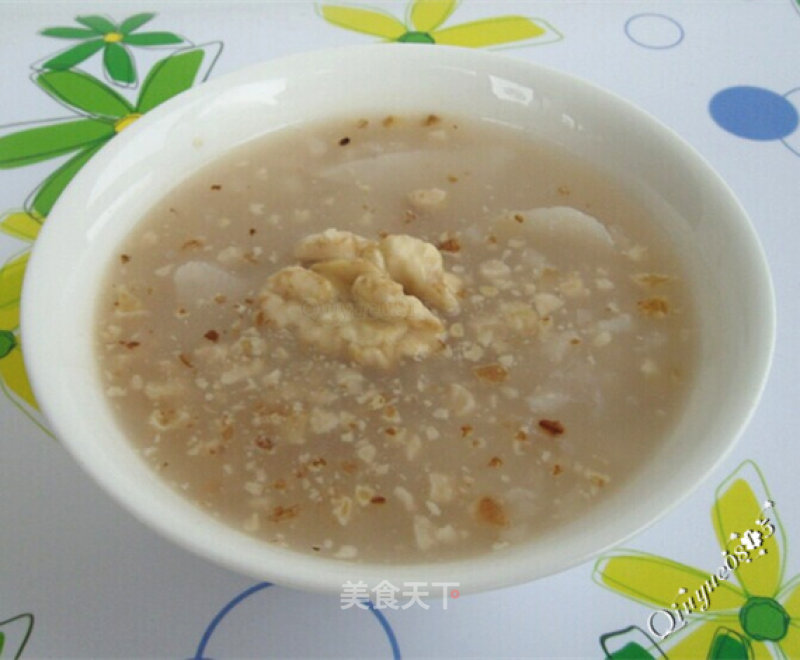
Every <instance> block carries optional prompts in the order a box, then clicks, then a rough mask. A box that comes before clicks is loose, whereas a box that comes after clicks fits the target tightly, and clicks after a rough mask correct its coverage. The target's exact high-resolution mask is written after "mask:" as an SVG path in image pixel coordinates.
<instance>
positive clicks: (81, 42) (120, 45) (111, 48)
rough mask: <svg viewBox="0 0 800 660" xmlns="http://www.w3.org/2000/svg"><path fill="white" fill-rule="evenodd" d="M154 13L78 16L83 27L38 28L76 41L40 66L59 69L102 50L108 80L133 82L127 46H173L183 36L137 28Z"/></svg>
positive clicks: (47, 33)
mask: <svg viewBox="0 0 800 660" xmlns="http://www.w3.org/2000/svg"><path fill="white" fill-rule="evenodd" d="M154 17H155V14H153V13H145V14H136V15H134V16H129V17H128V18H126V19H125V20H124V21H122V22H121V23H119V24H117V23H114V22H113V21H111V20H110V19H108V18H106V17H105V16H78V17H77V18H76V19H75V21H76V22H77V23H79V24H80V25H82V26H83V27H52V28H46V29H44V30H42V31H41V33H40V34H43V35H44V36H46V37H56V38H58V39H70V40H77V41H78V43H77V44H76V45H74V46H70V47H69V48H67V49H66V50H63V51H61V52H60V53H58V54H57V55H55V56H54V57H50V58H49V59H47V61H45V62H44V63H43V64H42V65H41V66H42V68H43V69H55V70H58V71H63V70H66V69H71V68H72V67H74V66H77V65H78V64H80V63H81V62H84V61H85V60H87V59H89V58H90V57H91V56H92V55H94V54H95V53H99V52H100V51H102V53H103V70H104V71H105V74H106V75H107V76H108V78H109V79H110V80H112V81H113V82H115V83H119V84H123V85H135V84H136V81H137V75H136V64H135V63H134V59H133V56H132V55H131V51H130V47H131V46H136V47H142V46H143V47H153V46H174V45H176V44H180V43H183V42H184V41H185V39H183V37H179V36H178V35H177V34H174V33H172V32H138V30H139V28H141V27H142V26H143V25H144V24H145V23H149V22H150V21H151V20H152V19H153V18H154Z"/></svg>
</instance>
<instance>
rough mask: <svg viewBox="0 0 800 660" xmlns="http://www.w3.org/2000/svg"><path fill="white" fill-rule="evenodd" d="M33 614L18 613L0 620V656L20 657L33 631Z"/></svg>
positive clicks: (15, 659) (15, 658)
mask: <svg viewBox="0 0 800 660" xmlns="http://www.w3.org/2000/svg"><path fill="white" fill-rule="evenodd" d="M33 624H34V618H33V614H29V613H27V612H26V613H25V614H18V615H17V616H15V617H11V618H10V619H6V620H5V621H0V658H13V659H14V660H17V658H21V657H22V652H23V651H24V650H25V647H26V646H27V645H28V640H29V639H30V638H31V633H32V632H33Z"/></svg>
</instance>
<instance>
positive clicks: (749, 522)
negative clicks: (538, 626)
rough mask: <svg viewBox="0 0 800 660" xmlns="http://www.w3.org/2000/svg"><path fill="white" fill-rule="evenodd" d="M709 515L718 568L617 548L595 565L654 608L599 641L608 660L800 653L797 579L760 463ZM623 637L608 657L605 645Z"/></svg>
mask: <svg viewBox="0 0 800 660" xmlns="http://www.w3.org/2000/svg"><path fill="white" fill-rule="evenodd" d="M711 519H712V524H713V527H714V531H715V532H716V537H717V541H718V543H719V547H720V548H721V550H722V552H721V556H720V562H719V564H718V565H717V566H714V567H712V569H711V570H700V569H697V568H692V567H691V566H686V565H685V564H681V563H678V562H675V561H672V560H670V559H666V558H664V557H659V556H656V555H651V554H647V553H641V552H635V551H630V550H618V551H615V552H613V553H610V554H608V555H606V556H604V557H601V558H600V559H599V560H598V561H597V564H596V565H595V570H594V578H595V581H596V582H597V583H598V584H600V585H602V586H604V587H606V588H608V589H611V590H613V591H615V592H616V593H619V594H621V595H623V596H625V597H626V598H630V599H632V600H635V601H637V602H639V603H641V604H643V605H645V606H646V607H647V608H648V609H647V610H646V611H644V612H643V614H642V617H641V621H640V622H637V623H639V627H636V628H637V630H638V631H639V632H640V633H641V634H639V635H637V636H636V638H635V639H634V638H626V637H625V634H627V633H628V632H629V631H630V630H631V629H632V628H633V627H631V628H626V629H624V630H620V631H616V632H614V633H608V634H605V635H603V636H601V638H600V642H601V646H602V648H603V650H604V652H605V653H606V657H610V658H655V657H662V656H661V649H664V653H665V654H666V656H667V657H669V658H673V659H677V658H773V657H775V658H785V657H791V658H795V657H800V575H797V576H795V577H794V578H792V579H791V580H788V581H787V580H784V570H785V563H786V543H785V535H784V531H783V527H782V526H781V524H780V521H779V519H778V515H777V513H776V510H775V508H774V505H773V501H772V498H771V497H770V495H769V492H768V490H767V485H766V483H765V481H764V478H763V476H762V474H761V472H760V470H759V469H758V467H756V465H755V464H754V463H752V462H751V461H745V462H744V463H743V464H742V465H740V466H739V467H738V468H737V469H736V470H735V471H734V473H733V474H732V475H731V476H730V477H728V478H727V479H726V480H725V481H724V482H723V483H722V485H720V487H719V488H718V489H717V493H716V501H715V502H714V506H713V507H712V510H711ZM616 636H620V639H621V640H624V641H625V644H624V645H620V644H619V643H617V646H616V650H614V651H611V650H610V646H609V644H608V641H609V640H610V639H612V638H614V637H616Z"/></svg>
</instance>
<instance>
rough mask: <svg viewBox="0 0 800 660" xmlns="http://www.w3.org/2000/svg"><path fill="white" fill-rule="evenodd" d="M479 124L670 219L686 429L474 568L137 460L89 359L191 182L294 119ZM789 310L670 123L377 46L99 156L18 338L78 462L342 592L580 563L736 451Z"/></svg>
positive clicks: (538, 71)
mask: <svg viewBox="0 0 800 660" xmlns="http://www.w3.org/2000/svg"><path fill="white" fill-rule="evenodd" d="M406 112H408V113H420V112H436V113H441V114H462V115H463V114H467V115H470V116H477V117H489V118H492V119H495V120H497V121H501V122H505V123H507V124H510V125H512V126H515V127H519V128H521V129H522V130H524V131H525V132H527V133H528V134H530V135H531V136H532V137H534V138H537V137H538V138H541V139H545V140H549V141H555V142H557V143H559V144H561V145H563V146H565V147H566V148H568V149H570V150H572V151H574V152H575V153H576V154H578V155H580V156H581V157H583V158H586V159H589V160H591V161H596V162H597V163H599V164H602V167H603V168H604V169H606V170H607V171H608V172H610V173H611V174H613V175H614V176H615V177H616V178H617V179H619V180H620V181H622V182H623V183H624V184H625V185H629V186H630V188H631V190H632V191H636V194H642V195H644V196H645V197H646V198H647V199H648V203H650V204H653V205H658V206H659V207H660V208H661V214H660V215H662V216H663V217H667V218H668V220H667V226H666V227H665V228H666V231H667V232H668V235H669V236H670V239H671V240H673V241H674V242H675V244H676V246H678V247H679V249H681V250H683V252H684V255H685V257H686V260H687V264H688V268H689V272H690V279H691V281H692V283H693V287H694V291H695V294H696V298H697V302H698V308H699V316H700V327H701V336H702V349H701V356H700V363H701V364H700V365H699V369H698V370H697V373H698V377H697V381H696V384H695V385H694V387H693V390H692V392H691V396H690V400H689V402H688V405H687V406H686V410H685V414H684V415H683V417H682V418H681V419H680V421H679V422H678V424H677V426H676V428H675V431H674V433H672V434H671V435H670V437H669V438H667V439H666V440H665V441H664V442H662V443H661V444H659V445H658V446H657V448H656V449H655V453H654V455H653V456H652V460H650V461H649V463H647V464H646V465H645V466H644V467H642V468H641V469H640V470H638V471H637V472H635V473H633V474H631V475H630V477H629V479H628V481H627V482H626V483H625V484H624V485H622V486H621V487H620V488H619V489H618V490H617V491H616V492H615V493H614V494H613V495H612V496H610V497H609V498H607V499H605V500H603V501H602V502H601V503H599V504H598V505H597V506H596V507H595V508H593V509H592V510H591V511H590V512H589V513H588V514H587V515H584V516H583V517H581V518H579V519H577V520H575V521H574V522H572V523H570V524H567V525H565V526H563V527H559V528H558V529H556V530H553V531H552V533H548V534H546V535H543V536H542V537H541V538H539V539H536V540H533V541H531V542H529V543H528V544H525V545H519V546H516V547H512V548H510V549H508V550H505V551H503V552H502V553H494V554H492V555H490V556H483V557H478V558H474V559H469V560H466V561H457V562H450V563H439V564H418V565H373V564H361V565H353V564H349V563H346V562H341V561H336V560H329V559H322V558H319V557H311V556H306V555H302V554H297V553H294V552H290V551H287V550H281V549H278V548H275V547H272V546H270V545H268V544H266V543H264V542H261V541H258V540H256V539H254V538H251V537H249V536H246V535H244V534H243V533H241V532H239V531H236V530H234V529H233V528H230V527H227V526H225V525H224V524H222V523H220V522H217V521H216V520H214V519H212V518H211V517H210V516H208V515H207V514H205V513H203V512H201V511H200V509H198V508H195V507H194V506H193V505H192V504H190V503H189V502H188V501H186V500H185V499H183V498H182V497H181V496H180V495H178V494H176V493H175V492H174V491H173V490H172V489H171V488H170V487H168V486H167V485H166V484H165V483H163V482H162V480H161V479H160V477H158V476H157V475H155V474H154V473H153V472H152V471H151V470H150V468H149V467H148V466H147V465H145V463H144V462H143V461H142V460H141V459H140V458H139V457H138V456H137V455H136V454H135V453H134V451H133V449H132V448H131V446H130V445H129V444H128V442H127V440H126V438H125V436H124V434H123V433H122V432H121V431H120V429H119V427H118V425H117V423H116V422H115V420H114V417H113V415H112V412H111V410H110V409H109V406H108V405H107V403H106V399H105V397H104V395H103V389H102V387H101V383H100V379H99V377H98V370H97V368H96V366H95V355H94V352H93V350H92V336H93V331H94V313H95V300H96V297H97V290H98V287H99V285H100V283H101V282H102V281H103V272H104V270H105V268H106V266H107V263H108V261H109V259H110V255H111V254H113V253H114V252H113V251H114V249H115V246H116V245H117V244H118V243H119V242H120V241H121V240H122V239H123V237H125V235H126V234H128V232H129V231H130V230H131V228H132V227H133V225H134V224H135V223H136V222H137V221H138V220H139V219H140V218H141V217H142V216H143V214H145V212H147V211H148V209H149V208H150V207H151V205H153V203H154V202H155V201H156V200H158V199H159V198H161V197H162V196H163V195H164V194H165V193H166V192H167V191H168V190H170V189H171V188H172V187H173V186H175V185H176V183H177V182H178V181H179V180H180V179H181V178H183V177H185V176H186V175H188V174H190V173H191V172H192V171H194V170H196V169H198V168H200V167H201V166H203V165H204V164H206V163H208V162H209V161H211V160H214V159H215V158H217V157H218V156H219V155H221V154H223V153H225V152H226V151H228V150H229V149H231V147H233V146H234V145H238V144H241V143H243V142H246V141H248V140H250V139H252V138H254V137H256V136H259V135H263V134H264V133H267V132H269V131H274V130H277V129H280V128H281V127H283V126H286V125H287V124H295V123H298V122H304V121H308V120H315V119H323V118H325V117H328V116H361V115H367V114H376V113H392V114H400V115H402V114H403V113H406ZM773 339H774V302H773V293H772V288H771V285H770V279H769V274H768V270H767V266H766V264H765V260H764V256H763V254H762V251H761V249H760V247H759V243H758V240H757V238H756V235H755V233H754V231H753V228H752V227H751V225H750V223H749V221H748V219H747V217H746V215H745V213H744V212H743V210H742V208H741V207H740V205H739V204H738V203H737V201H736V199H735V198H734V196H733V194H732V193H731V191H730V190H729V189H728V188H727V187H726V186H725V184H724V183H723V182H722V181H721V180H720V178H719V177H718V176H717V175H716V174H715V173H714V172H713V171H712V170H711V168H710V167H709V166H708V165H707V164H706V163H705V162H704V161H703V159H702V158H701V157H700V156H699V155H698V154H697V153H696V152H695V151H693V150H692V149H691V148H690V147H689V146H688V145H687V144H686V143H685V142H683V141H682V140H681V139H680V138H678V137H677V136H676V135H675V134H674V133H673V132H671V131H670V130H668V129H667V128H665V127H664V126H662V125H661V124H659V123H658V122H657V121H655V120H654V119H653V118H651V117H650V116H648V115H647V114H645V113H644V112H642V111H641V110H638V109H637V108H635V107H633V106H632V105H630V104H629V103H627V102H625V101H623V100H621V99H619V98H617V97H616V96H613V95H611V94H609V93H607V92H605V91H602V90H600V89H598V88H596V87H594V86H592V85H590V84H587V83H585V82H582V81H580V80H578V79H576V78H573V77H570V76H567V75H565V74H563V73H558V72H555V71H551V70H547V69H544V68H542V67H539V66H535V65H533V64H530V63H526V62H523V61H520V60H515V59H510V58H506V57H501V56H497V55H491V54H487V53H483V52H475V51H468V50H460V49H450V48H444V47H439V46H436V47H430V46H414V45H408V44H403V45H378V46H367V47H357V48H345V49H340V50H333V51H326V52H312V53H307V54H302V55H298V56H294V57H289V58H286V59H281V60H275V61H271V62H266V63H263V64H259V65H256V66H252V67H249V68H247V69H244V70H242V71H239V72H236V73H233V74H231V75H227V76H224V77H221V78H218V79H216V80H213V81H211V82H208V83H205V84H203V85H201V86H199V87H198V88H195V89H192V90H190V91H188V92H187V93H184V94H181V95H180V96H179V97H177V98H175V99H173V100H171V101H169V102H167V103H165V104H164V105H163V106H161V107H159V108H157V109H155V110H154V111H152V112H151V113H148V114H147V115H146V116H145V117H144V118H142V119H140V120H139V121H138V122H136V123H135V124H134V125H133V126H131V127H130V128H128V129H126V130H125V132H124V133H121V134H120V135H119V136H118V137H115V138H114V140H112V141H111V142H110V143H109V144H108V145H107V146H106V147H104V148H103V149H102V150H101V151H100V152H99V153H98V154H97V155H96V156H95V157H94V158H92V160H91V161H90V162H89V163H88V164H87V165H86V166H85V167H84V168H83V170H82V171H81V172H80V173H79V174H78V176H77V177H76V178H75V180H74V181H73V182H72V184H71V185H70V186H69V187H68V189H67V190H66V191H65V192H64V194H63V196H62V197H61V199H60V200H59V201H58V203H57V205H56V207H55V209H54V210H53V212H52V214H51V216H50V217H49V219H48V221H47V223H46V224H45V226H44V228H43V230H42V232H41V235H40V236H39V239H38V241H37V243H36V246H35V248H34V250H33V256H32V259H31V261H30V264H29V266H28V271H27V276H26V280H25V288H24V292H23V301H22V340H23V343H24V347H25V357H26V362H27V367H28V372H29V375H30V378H31V381H32V385H33V389H34V392H35V394H36V397H37V400H38V401H39V403H40V404H41V408H42V410H43V412H44V414H45V415H46V417H47V419H48V420H49V422H50V424H51V428H52V429H53V431H54V432H55V433H56V435H57V436H58V437H59V438H60V439H61V440H62V442H63V443H64V445H65V446H66V447H67V449H69V451H70V452H71V453H72V454H73V455H74V456H75V458H76V459H77V460H78V461H79V462H80V463H81V464H82V465H83V467H84V468H85V469H86V470H87V472H89V473H90V474H91V475H92V476H93V477H94V478H95V479H96V480H97V481H98V482H99V483H100V484H101V485H102V486H103V487H104V488H105V489H106V490H107V491H108V492H109V493H110V494H111V495H113V496H114V497H115V498H116V499H117V500H118V501H119V502H120V503H121V504H122V505H123V506H124V507H126V508H127V509H129V510H130V511H131V512H132V513H133V514H134V515H135V516H136V517H138V518H139V519H141V520H142V521H144V522H145V523H146V524H148V525H150V526H151V527H153V528H155V529H157V530H159V531H160V532H161V533H163V534H164V535H165V536H167V537H169V538H171V539H173V540H174V541H176V542H177V543H179V544H181V545H182V546H184V547H185V548H187V549H189V550H191V551H193V552H196V553H198V554H200V555H203V556H205V557H207V558H208V559H211V560H213V561H216V562H219V563H220V564H223V565H225V566H228V567H230V568H232V569H235V570H237V571H240V572H243V573H247V574H249V575H252V576H254V577H258V578H263V579H268V580H272V581H276V582H278V583H281V584H285V585H288V586H294V587H299V588H305V589H313V590H324V591H333V592H338V591H339V590H340V588H341V584H342V583H343V582H344V581H345V580H355V579H361V580H364V581H366V582H367V583H368V584H370V585H374V584H377V583H378V582H380V581H381V580H383V579H387V580H389V581H390V582H392V583H393V584H402V583H403V582H405V581H411V580H414V581H423V582H429V583H430V582H460V584H461V589H462V591H477V590H484V589H489V588H495V587H501V586H505V585H511V584H514V583H521V582H525V581H528V580H532V579H534V578H538V577H541V576H544V575H547V574H551V573H554V572H556V571H559V570H562V569H564V568H567V567H569V566H571V565H574V564H578V563H580V562H582V561H585V560H587V559H589V558H591V557H592V556H594V555H596V554H597V553H599V552H601V551H602V550H604V549H606V548H608V547H610V546H612V545H614V544H616V543H618V542H620V541H621V540H623V539H625V538H626V537H629V536H631V535H632V534H634V533H636V532H637V531H639V530H641V529H642V528H644V527H645V526H647V525H649V524H651V523H652V522H654V521H655V520H656V519H657V518H659V517H660V516H662V515H663V514H664V513H665V512H666V511H667V510H669V509H670V508H671V507H672V506H673V505H675V504H676V503H677V502H678V501H680V500H681V499H682V498H683V497H685V496H686V495H688V493H689V492H691V490H692V489H693V488H694V487H695V486H696V485H698V484H699V483H700V482H701V481H702V480H703V479H704V477H705V476H706V475H707V474H708V473H709V472H710V471H711V470H712V469H713V468H714V466H715V465H716V464H717V462H718V461H720V460H721V459H722V457H723V456H724V455H725V454H726V452H727V451H728V450H729V449H730V448H731V446H732V444H733V443H734V441H735V439H736V438H737V436H738V435H739V433H740V432H741V430H742V429H743V427H744V425H745V424H746V422H747V420H748V418H749V417H750V415H751V413H752V411H753V409H754V406H755V404H756V402H757V399H758V397H759V395H760V392H761V390H762V387H763V384H764V380H765V377H766V374H767V371H768V367H769V361H770V356H771V352H772V346H773Z"/></svg>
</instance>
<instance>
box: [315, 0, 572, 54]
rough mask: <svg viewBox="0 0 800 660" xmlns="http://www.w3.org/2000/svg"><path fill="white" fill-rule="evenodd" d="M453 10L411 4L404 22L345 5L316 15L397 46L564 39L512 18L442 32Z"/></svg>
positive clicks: (545, 26)
mask: <svg viewBox="0 0 800 660" xmlns="http://www.w3.org/2000/svg"><path fill="white" fill-rule="evenodd" d="M458 5H459V3H458V1H457V0H412V1H411V2H409V4H408V7H407V10H406V17H405V21H401V20H399V19H398V18H395V17H394V16H393V15H392V14H390V13H388V12H386V11H383V10H382V9H374V8H362V7H358V6H355V5H349V4H339V3H329V2H323V3H321V4H319V5H318V6H317V9H318V12H319V14H320V15H321V16H322V18H324V19H325V20H326V21H328V22H329V23H331V24H332V25H336V26H337V27H342V28H345V29H347V30H353V31H354V32H360V33H362V34H367V35H370V36H372V37H379V38H381V39H383V40H384V41H395V42H399V43H418V44H442V45H448V46H464V47H467V48H488V47H497V46H512V47H519V46H530V45H541V44H546V43H553V42H554V41H559V40H561V39H563V36H562V35H561V33H560V32H558V30H556V29H555V28H554V27H553V26H552V25H550V24H549V23H547V21H544V20H542V19H540V18H527V17H525V16H516V15H511V16H495V17H492V18H483V19H480V20H477V21H471V22H468V23H461V24H460V25H451V26H448V27H445V26H444V23H445V22H446V21H447V20H448V19H449V18H450V16H451V15H452V14H453V12H455V10H456V9H457V7H458Z"/></svg>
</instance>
